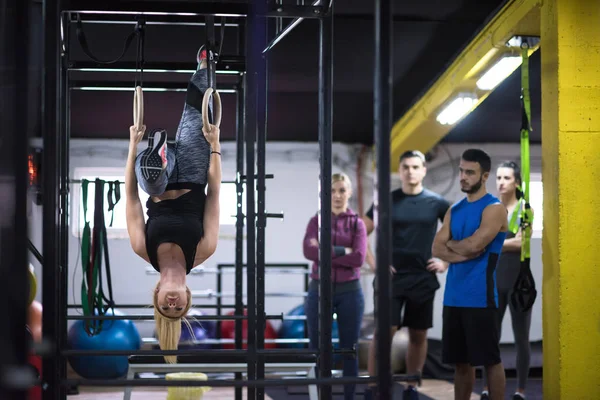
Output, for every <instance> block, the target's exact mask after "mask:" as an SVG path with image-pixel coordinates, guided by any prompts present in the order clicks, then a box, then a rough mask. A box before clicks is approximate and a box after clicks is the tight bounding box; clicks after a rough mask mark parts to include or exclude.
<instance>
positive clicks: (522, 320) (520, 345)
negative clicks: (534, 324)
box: [509, 303, 531, 395]
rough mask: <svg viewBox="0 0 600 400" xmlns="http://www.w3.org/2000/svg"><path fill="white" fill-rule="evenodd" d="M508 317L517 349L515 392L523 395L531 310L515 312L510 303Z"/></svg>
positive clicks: (526, 369) (527, 368)
mask: <svg viewBox="0 0 600 400" xmlns="http://www.w3.org/2000/svg"><path fill="white" fill-rule="evenodd" d="M509 307H510V316H511V321H512V326H513V334H514V335H515V347H516V348H517V380H518V386H517V392H519V393H521V394H522V395H525V386H526V385H527V378H528V377H529V360H530V358H531V345H530V342H529V328H530V327H531V309H530V310H529V311H527V312H521V311H518V310H515V308H514V307H513V305H512V303H510V304H509Z"/></svg>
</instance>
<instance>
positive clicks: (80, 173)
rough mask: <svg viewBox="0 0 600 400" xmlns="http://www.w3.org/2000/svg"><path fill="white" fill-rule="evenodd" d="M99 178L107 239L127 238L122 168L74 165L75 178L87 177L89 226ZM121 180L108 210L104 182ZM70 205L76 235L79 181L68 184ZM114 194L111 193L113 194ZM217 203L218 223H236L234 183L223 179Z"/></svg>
mask: <svg viewBox="0 0 600 400" xmlns="http://www.w3.org/2000/svg"><path fill="white" fill-rule="evenodd" d="M96 178H100V179H102V180H104V181H105V182H106V183H105V184H104V220H105V223H106V232H107V236H108V238H110V239H126V238H128V237H129V236H128V234H127V217H126V213H125V204H126V193H125V184H124V183H125V177H124V176H123V169H122V168H118V169H116V168H76V169H75V174H74V179H75V180H83V179H87V180H88V181H89V184H88V195H87V220H88V221H89V223H90V228H93V227H94V203H95V195H96V193H95V183H94V182H95V180H96ZM116 180H118V181H119V182H121V187H120V189H121V199H120V200H119V202H118V203H117V204H116V205H115V208H114V216H113V212H112V211H108V206H109V204H108V191H109V189H110V187H109V185H108V183H107V182H111V181H116ZM138 191H139V194H140V200H141V203H142V208H143V210H144V218H145V219H146V220H147V219H148V216H147V214H146V212H147V209H146V201H147V199H148V195H147V194H146V193H145V192H144V191H143V190H142V188H141V187H140V186H139V185H138ZM71 193H72V197H71V207H72V210H73V212H72V217H71V220H72V221H74V222H75V223H72V224H71V226H72V233H73V235H74V236H76V237H79V236H81V234H82V232H83V227H84V226H85V220H84V215H83V192H82V190H81V184H80V183H72V184H71ZM113 198H114V196H113ZM219 203H220V207H219V208H220V223H221V225H235V223H236V214H237V193H236V185H235V183H222V184H221V191H220V195H219ZM242 212H243V213H244V214H245V213H246V196H245V195H244V196H242ZM111 220H112V221H113V223H112V226H111V225H110V222H111Z"/></svg>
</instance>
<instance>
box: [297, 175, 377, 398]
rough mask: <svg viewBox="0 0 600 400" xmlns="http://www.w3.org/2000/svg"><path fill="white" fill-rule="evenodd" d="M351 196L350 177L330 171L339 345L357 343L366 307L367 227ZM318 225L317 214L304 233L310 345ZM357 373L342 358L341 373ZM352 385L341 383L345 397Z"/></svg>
mask: <svg viewBox="0 0 600 400" xmlns="http://www.w3.org/2000/svg"><path fill="white" fill-rule="evenodd" d="M351 195H352V184H351V182H350V178H348V176H347V175H345V174H333V176H332V184H331V211H332V216H331V243H332V245H333V248H332V251H331V252H332V260H331V278H332V280H333V293H332V295H333V298H332V303H333V312H334V313H336V314H337V322H338V330H339V340H340V347H341V348H352V347H353V346H354V345H355V344H356V345H357V344H358V336H359V334H360V325H361V322H362V317H363V311H364V306H365V301H364V296H363V292H362V288H361V286H360V281H359V278H360V267H361V266H362V265H363V263H364V261H365V256H366V254H367V230H366V228H365V225H364V223H363V221H362V219H361V218H360V217H359V216H358V214H356V213H355V212H354V211H352V210H351V209H350V208H349V207H348V199H349V198H350V196H351ZM318 235H319V224H318V216H316V215H315V216H314V217H312V218H311V219H310V221H309V223H308V227H307V228H306V234H305V235H304V256H305V257H306V258H307V259H309V260H311V261H313V266H312V273H311V278H312V279H311V282H310V285H309V289H308V296H307V298H306V304H305V307H304V308H305V310H306V319H307V323H308V338H309V340H310V347H311V348H315V349H316V348H318V346H319V334H318V324H319V281H318V279H319V274H318V268H319V263H318V261H319V242H318ZM357 375H358V359H356V358H352V357H344V376H349V377H355V376H357ZM354 389H355V385H354V384H348V385H345V386H344V399H345V400H352V399H354Z"/></svg>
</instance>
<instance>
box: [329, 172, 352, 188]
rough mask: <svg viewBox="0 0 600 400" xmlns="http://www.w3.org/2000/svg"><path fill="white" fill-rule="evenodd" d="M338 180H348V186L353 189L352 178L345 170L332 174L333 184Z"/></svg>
mask: <svg viewBox="0 0 600 400" xmlns="http://www.w3.org/2000/svg"><path fill="white" fill-rule="evenodd" d="M336 182H346V185H348V188H349V189H352V181H351V180H350V177H349V176H348V175H346V174H344V173H343V172H340V173H336V174H332V175H331V184H332V185H333V184H334V183H336Z"/></svg>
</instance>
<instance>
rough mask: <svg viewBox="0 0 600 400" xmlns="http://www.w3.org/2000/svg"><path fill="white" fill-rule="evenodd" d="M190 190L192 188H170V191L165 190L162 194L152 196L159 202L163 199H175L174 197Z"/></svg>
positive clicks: (154, 200)
mask: <svg viewBox="0 0 600 400" xmlns="http://www.w3.org/2000/svg"><path fill="white" fill-rule="evenodd" d="M189 191H190V189H177V190H168V191H166V192H164V193H163V194H161V195H160V196H152V201H153V202H155V203H159V202H161V201H163V200H173V199H176V198H178V197H179V196H183V195H184V194H186V193H187V192H189Z"/></svg>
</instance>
